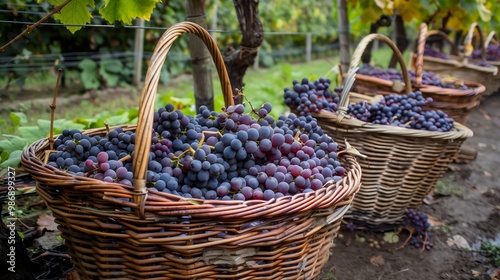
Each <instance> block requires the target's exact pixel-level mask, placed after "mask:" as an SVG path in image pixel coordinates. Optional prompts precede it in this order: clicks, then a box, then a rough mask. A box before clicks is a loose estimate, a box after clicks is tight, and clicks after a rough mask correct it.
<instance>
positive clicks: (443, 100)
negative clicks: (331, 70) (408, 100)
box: [353, 24, 485, 124]
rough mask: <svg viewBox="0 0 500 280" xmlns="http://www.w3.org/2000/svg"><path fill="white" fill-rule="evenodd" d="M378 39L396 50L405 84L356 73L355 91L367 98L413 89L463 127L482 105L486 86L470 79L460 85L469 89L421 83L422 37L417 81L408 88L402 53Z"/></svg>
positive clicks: (405, 92) (416, 62)
mask: <svg viewBox="0 0 500 280" xmlns="http://www.w3.org/2000/svg"><path fill="white" fill-rule="evenodd" d="M421 29H423V32H422V31H421V32H420V34H429V32H427V31H426V30H427V25H425V24H422V25H421ZM434 33H435V32H433V31H431V32H430V34H434ZM378 40H381V41H384V42H385V43H387V45H389V47H391V49H392V50H393V52H394V54H395V56H396V58H397V60H398V62H399V64H400V67H401V71H402V74H403V78H404V81H403V83H401V85H400V86H398V84H395V83H394V82H393V81H389V80H385V79H381V78H377V77H372V76H368V75H363V74H356V81H355V82H354V85H353V89H354V91H356V92H360V93H364V94H368V95H377V94H381V95H387V94H392V93H398V94H408V93H409V91H411V90H419V91H421V92H422V94H423V95H424V96H425V97H431V98H432V99H433V102H431V103H429V104H428V105H427V106H426V108H427V109H430V110H442V111H443V112H445V113H446V114H448V116H450V117H451V118H453V119H454V120H455V121H456V122H459V123H462V124H465V123H466V122H467V119H468V117H469V115H470V112H471V111H472V110H473V109H474V108H476V107H477V106H479V104H480V102H481V97H482V95H483V93H484V91H485V87H484V85H482V84H479V83H476V82H472V81H467V80H466V81H460V82H461V83H463V84H464V85H466V86H467V87H468V89H456V88H442V87H438V86H431V85H424V84H422V76H423V72H424V71H423V61H424V55H423V52H424V47H425V37H423V36H420V37H419V40H418V50H417V56H416V59H417V61H415V63H414V64H413V65H412V66H413V68H414V69H413V70H414V71H415V80H414V81H413V82H412V83H411V87H407V86H406V84H407V83H408V82H407V81H410V79H409V75H408V71H407V67H406V64H405V62H404V60H403V56H402V54H401V52H400V51H399V49H398V48H397V46H396V45H395V44H394V43H393V42H392V41H391V40H390V39H389V38H387V37H384V36H379V37H378Z"/></svg>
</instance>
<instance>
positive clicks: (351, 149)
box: [344, 139, 367, 158]
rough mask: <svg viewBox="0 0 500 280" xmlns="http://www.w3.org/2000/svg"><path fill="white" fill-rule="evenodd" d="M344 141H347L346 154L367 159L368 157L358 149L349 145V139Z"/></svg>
mask: <svg viewBox="0 0 500 280" xmlns="http://www.w3.org/2000/svg"><path fill="white" fill-rule="evenodd" d="M344 141H345V151H346V153H348V154H350V155H353V156H358V157H361V158H367V156H365V155H363V154H362V153H360V152H359V151H358V150H356V148H354V147H353V146H351V144H349V143H347V139H344Z"/></svg>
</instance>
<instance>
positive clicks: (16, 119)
mask: <svg viewBox="0 0 500 280" xmlns="http://www.w3.org/2000/svg"><path fill="white" fill-rule="evenodd" d="M10 120H11V121H12V124H13V125H14V127H18V126H19V125H21V124H26V123H27V122H28V117H27V116H26V114H25V113H22V112H11V113H10Z"/></svg>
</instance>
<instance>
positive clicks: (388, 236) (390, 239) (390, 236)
mask: <svg viewBox="0 0 500 280" xmlns="http://www.w3.org/2000/svg"><path fill="white" fill-rule="evenodd" d="M384 241H385V242H387V243H391V244H394V243H398V242H399V236H398V234H397V233H395V232H386V233H385V234H384Z"/></svg>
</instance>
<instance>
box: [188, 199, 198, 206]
mask: <svg viewBox="0 0 500 280" xmlns="http://www.w3.org/2000/svg"><path fill="white" fill-rule="evenodd" d="M187 202H189V203H191V204H193V205H201V202H199V201H196V200H188V201H187Z"/></svg>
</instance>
